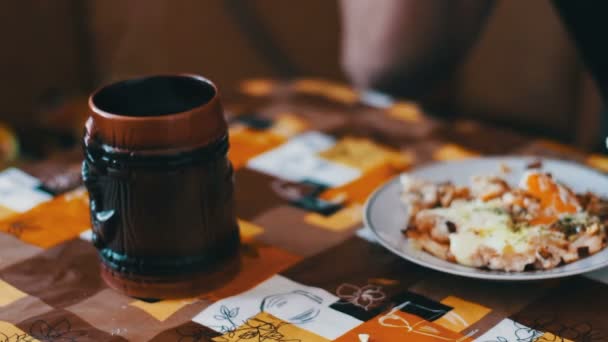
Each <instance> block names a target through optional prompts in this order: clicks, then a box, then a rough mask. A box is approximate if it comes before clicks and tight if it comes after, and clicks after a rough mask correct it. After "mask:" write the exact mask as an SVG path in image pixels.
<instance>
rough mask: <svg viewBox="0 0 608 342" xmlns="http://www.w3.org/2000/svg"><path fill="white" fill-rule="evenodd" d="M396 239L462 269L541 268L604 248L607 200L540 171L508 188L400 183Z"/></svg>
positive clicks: (502, 184)
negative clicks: (402, 225) (400, 227)
mask: <svg viewBox="0 0 608 342" xmlns="http://www.w3.org/2000/svg"><path fill="white" fill-rule="evenodd" d="M401 183H402V187H403V192H402V195H401V200H402V201H403V203H404V204H405V207H406V208H407V210H408V211H409V212H408V217H409V219H408V220H409V221H408V223H407V228H406V229H405V230H404V234H406V235H407V237H408V238H409V240H410V241H411V242H412V243H415V244H417V245H418V246H419V247H420V248H422V249H423V250H424V251H426V252H428V253H430V254H432V255H434V256H436V257H439V258H442V259H444V260H448V261H451V262H455V263H459V264H462V265H466V266H471V267H478V268H487V269H491V270H503V271H525V270H545V269H551V268H554V267H556V266H559V265H562V264H565V263H571V262H573V261H576V260H579V259H581V258H583V257H586V256H588V255H591V254H594V253H597V252H599V251H600V250H602V249H603V248H605V247H606V243H607V241H606V240H607V231H608V229H607V228H606V227H607V226H608V200H606V199H603V198H600V197H599V196H597V195H595V194H593V193H591V192H587V193H584V194H576V193H574V191H572V190H571V189H570V188H568V187H567V186H566V185H564V184H562V183H560V182H558V181H557V180H556V179H554V177H553V176H552V175H551V174H549V173H546V172H542V171H540V170H536V169H535V170H529V171H527V172H526V173H525V174H524V175H523V176H522V179H521V181H520V183H519V184H518V185H516V186H513V185H510V184H509V183H508V182H507V181H506V180H505V179H504V178H503V177H501V176H494V175H492V176H474V177H472V179H471V181H470V183H469V184H468V186H459V185H456V184H453V183H451V182H444V183H431V182H427V181H424V180H421V179H417V178H412V177H410V176H408V175H403V176H402V177H401Z"/></svg>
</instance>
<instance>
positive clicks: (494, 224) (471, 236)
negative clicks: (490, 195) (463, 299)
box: [425, 200, 540, 267]
mask: <svg viewBox="0 0 608 342" xmlns="http://www.w3.org/2000/svg"><path fill="white" fill-rule="evenodd" d="M425 211H427V212H428V213H429V214H432V215H435V216H437V217H439V218H441V219H443V220H446V221H450V222H452V223H454V224H455V225H456V231H455V232H453V233H450V234H449V239H450V252H451V254H452V255H453V256H454V258H455V259H456V261H457V262H458V263H460V264H463V265H467V266H474V267H479V266H481V265H479V261H478V260H476V254H477V252H478V251H479V250H480V248H482V247H486V248H491V249H493V250H495V251H496V253H497V254H498V255H502V254H507V253H511V254H513V253H517V254H528V253H532V254H533V252H531V251H532V249H533V246H532V245H531V243H530V241H531V238H532V237H533V236H538V234H539V233H540V226H524V227H517V229H516V228H515V225H514V223H513V221H512V219H511V216H510V215H509V214H508V213H507V212H506V211H505V210H504V209H503V208H501V207H500V205H499V202H498V201H488V202H483V201H481V200H475V201H457V202H454V203H452V205H451V206H450V207H448V208H436V209H427V210H425Z"/></svg>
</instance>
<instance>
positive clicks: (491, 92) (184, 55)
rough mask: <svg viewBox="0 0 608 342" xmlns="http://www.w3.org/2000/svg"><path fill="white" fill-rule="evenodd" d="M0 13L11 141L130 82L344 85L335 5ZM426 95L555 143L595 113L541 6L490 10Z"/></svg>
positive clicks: (589, 91)
mask: <svg viewBox="0 0 608 342" xmlns="http://www.w3.org/2000/svg"><path fill="white" fill-rule="evenodd" d="M0 6H1V8H0V11H1V13H2V18H3V20H1V21H0V39H1V41H2V42H3V48H2V54H0V75H1V76H2V77H1V80H2V81H1V82H0V94H1V95H0V120H2V121H5V122H8V123H10V124H11V125H14V126H16V127H18V128H19V127H22V128H21V129H22V130H23V129H25V128H23V127H28V129H30V127H32V126H37V125H38V126H45V125H46V126H49V125H50V126H53V125H55V126H56V127H57V128H58V129H61V128H62V127H61V126H62V125H63V123H64V121H62V120H58V121H57V122H55V123H53V120H54V118H53V115H57V113H56V111H54V108H57V106H58V105H60V104H65V103H66V102H67V103H69V102H70V101H75V102H76V104H75V105H74V106H73V109H72V110H73V111H79V110H81V109H82V107H81V106H82V105H83V102H82V100H83V99H84V98H85V96H86V94H88V93H89V92H90V90H91V89H92V88H94V87H96V86H97V85H99V84H100V83H105V82H109V81H112V80H116V79H121V78H125V77H130V76H135V75H141V74H149V73H169V72H195V73H201V74H203V75H206V76H208V77H209V78H211V79H212V80H214V81H215V82H216V83H218V84H219V86H220V87H221V88H224V89H228V88H231V87H234V86H235V85H236V83H237V82H238V81H239V80H241V79H243V78H248V77H279V78H280V77H294V76H299V75H304V76H307V77H315V76H317V77H324V78H329V79H334V80H339V81H345V80H346V78H345V76H344V74H343V72H342V70H341V67H340V61H339V49H340V22H339V12H338V10H339V8H338V4H337V3H336V1H328V0H306V1H283V0H257V1H239V0H204V1H200V0H178V1H171V0H129V1H123V0H53V1H47V0H20V1H10V2H9V1H3V2H1V3H0ZM364 24H365V23H362V25H364ZM438 93H439V95H438V96H437V97H436V98H435V100H434V101H436V103H438V104H440V106H438V107H440V108H449V109H450V110H453V111H458V112H463V113H469V114H470V115H472V116H477V117H484V118H488V117H489V118H490V119H491V120H494V121H498V122H501V120H502V121H505V122H507V121H508V122H509V123H511V124H512V123H513V121H514V120H515V121H516V122H519V121H521V122H525V123H526V122H527V123H528V124H531V125H544V126H547V127H548V131H552V132H556V135H558V136H563V137H565V138H566V140H567V139H570V138H571V135H572V134H571V131H572V130H573V127H574V130H581V129H583V128H581V127H579V126H578V123H577V122H579V121H581V120H583V121H584V120H587V121H589V120H591V122H592V121H593V120H595V119H593V118H594V116H593V115H592V114H590V113H595V112H597V111H598V110H599V98H598V96H597V92H596V91H595V88H594V87H593V85H592V83H591V81H590V80H589V77H588V75H586V73H585V72H584V68H583V66H582V64H581V63H580V61H579V59H578V56H577V53H576V51H575V50H574V49H573V46H572V44H571V42H570V41H569V39H568V37H567V35H566V33H565V31H564V29H563V28H562V27H561V25H560V23H559V20H558V18H557V17H556V15H555V13H553V10H552V8H551V6H550V4H549V2H548V1H547V0H538V1H525V0H512V1H507V0H502V1H498V6H497V8H496V10H495V11H494V13H493V14H492V17H491V18H490V21H489V23H488V26H487V28H486V29H485V30H484V32H483V34H482V37H481V39H480V41H479V42H478V43H477V44H476V45H475V46H474V48H473V50H472V51H471V53H470V55H469V58H468V59H467V61H466V62H465V63H464V64H463V65H462V66H461V68H460V69H459V70H458V71H457V72H456V73H455V74H454V75H451V76H450V79H449V82H446V84H445V86H444V87H442V89H440V91H438ZM73 99H76V100H73ZM78 101H80V102H78ZM68 107H69V106H68ZM62 108H63V109H62V110H63V111H64V112H65V111H66V109H65V107H62ZM67 111H68V112H69V110H67ZM530 112H534V113H535V115H534V118H533V119H531V116H530V115H528V114H529V113H530ZM49 113H50V114H49ZM560 113H569V114H571V115H559V116H556V114H560ZM62 115H63V114H62ZM68 115H70V114H68ZM573 116H574V117H575V118H577V120H576V122H575V123H573V122H574V121H573V119H572V117H573ZM556 117H559V119H556ZM505 118H506V119H505ZM581 118H582V119H581ZM507 119H508V120H507ZM530 120H531V121H530ZM592 123H593V122H592ZM573 125H574V126H573ZM592 126H593V125H592ZM597 126H598V125H596V127H597ZM585 127H588V125H587V126H585ZM579 136H580V134H579ZM577 139H579V140H580V138H577ZM582 143H583V144H584V142H582Z"/></svg>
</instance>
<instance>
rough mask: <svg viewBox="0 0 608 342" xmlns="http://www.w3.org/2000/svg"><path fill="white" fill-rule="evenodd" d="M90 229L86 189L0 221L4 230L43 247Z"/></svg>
mask: <svg viewBox="0 0 608 342" xmlns="http://www.w3.org/2000/svg"><path fill="white" fill-rule="evenodd" d="M90 227H91V220H90V217H89V200H88V195H87V192H86V190H84V189H83V188H79V189H76V190H74V191H71V192H68V193H66V194H63V195H61V196H58V197H56V198H54V199H52V200H50V201H47V202H44V203H42V204H39V205H38V206H36V207H34V208H32V209H31V210H30V211H27V212H25V213H23V214H20V215H15V216H11V217H9V218H7V219H4V220H1V221H0V231H3V232H7V233H9V234H12V235H14V236H16V237H17V238H19V239H20V240H22V241H25V242H28V243H31V244H33V245H36V246H39V247H43V248H49V247H52V246H55V245H57V244H59V243H61V242H63V241H67V240H70V239H72V238H75V237H77V236H79V235H80V233H82V232H84V231H85V230H87V229H89V228H90Z"/></svg>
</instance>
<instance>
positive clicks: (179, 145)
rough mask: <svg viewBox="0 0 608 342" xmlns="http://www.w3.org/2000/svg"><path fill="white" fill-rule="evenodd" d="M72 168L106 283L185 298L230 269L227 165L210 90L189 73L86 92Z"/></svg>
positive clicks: (233, 250) (220, 119) (234, 247)
mask: <svg viewBox="0 0 608 342" xmlns="http://www.w3.org/2000/svg"><path fill="white" fill-rule="evenodd" d="M89 111H90V117H89V119H88V121H87V123H86V127H85V135H84V140H83V145H84V154H85V160H84V162H83V168H82V175H83V180H84V183H85V186H86V187H87V189H88V191H89V198H90V208H91V221H92V226H93V238H92V240H93V244H94V245H95V247H96V248H97V249H98V250H99V255H100V257H101V261H102V263H101V265H102V276H103V278H104V280H105V281H106V282H107V283H108V285H109V286H111V287H113V288H115V289H117V290H120V291H123V292H125V293H126V294H128V295H132V296H136V297H143V298H177V297H189V296H194V295H196V294H198V293H200V292H201V291H204V290H205V289H207V288H209V287H210V286H213V285H214V284H215V283H219V282H221V279H223V278H225V277H230V276H231V275H232V274H234V271H235V270H236V269H238V267H239V260H238V257H237V251H238V248H239V230H238V224H237V220H236V216H235V211H234V198H233V193H234V190H233V170H232V166H231V164H230V162H229V161H228V159H227V151H228V129H227V123H226V120H225V118H224V113H223V109H222V106H221V103H220V99H219V94H218V90H217V88H216V87H215V85H213V83H211V82H210V81H209V80H207V79H205V78H203V77H200V76H196V75H166V76H163V75H161V76H151V77H144V78H139V79H133V80H127V81H122V82H117V83H114V84H111V85H108V86H105V87H102V88H100V89H99V90H97V91H96V92H94V93H93V94H92V95H91V97H90V98H89Z"/></svg>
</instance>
